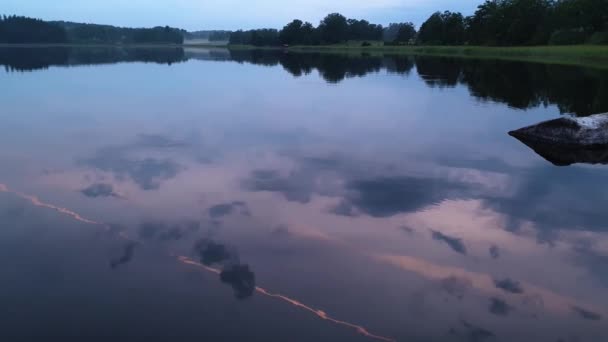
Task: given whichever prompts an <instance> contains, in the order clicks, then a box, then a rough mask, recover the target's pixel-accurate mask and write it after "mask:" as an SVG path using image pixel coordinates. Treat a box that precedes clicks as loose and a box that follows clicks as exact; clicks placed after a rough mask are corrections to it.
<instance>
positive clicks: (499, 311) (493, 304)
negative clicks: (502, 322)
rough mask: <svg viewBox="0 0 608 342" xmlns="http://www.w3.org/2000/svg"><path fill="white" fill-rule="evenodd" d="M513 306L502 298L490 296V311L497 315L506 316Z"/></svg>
mask: <svg viewBox="0 0 608 342" xmlns="http://www.w3.org/2000/svg"><path fill="white" fill-rule="evenodd" d="M512 309H513V308H512V307H511V306H510V305H509V304H507V303H506V302H505V301H504V300H502V299H498V298H490V307H489V309H488V310H489V311H490V313H492V314H494V315H497V316H506V315H508V314H509V312H511V310H512Z"/></svg>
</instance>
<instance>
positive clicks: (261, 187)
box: [243, 170, 314, 203]
mask: <svg viewBox="0 0 608 342" xmlns="http://www.w3.org/2000/svg"><path fill="white" fill-rule="evenodd" d="M313 178H314V176H313V175H311V174H310V173H308V172H306V171H305V170H300V171H296V172H292V173H290V174H289V175H287V176H281V174H280V173H279V172H278V171H275V170H256V171H253V172H252V173H251V175H250V177H249V178H248V179H246V180H245V181H244V182H243V187H244V188H245V189H247V190H249V191H268V192H277V193H280V194H282V195H283V196H284V197H285V199H287V200H288V201H290V202H299V203H308V202H309V201H310V198H311V196H312V193H313V192H314V184H313Z"/></svg>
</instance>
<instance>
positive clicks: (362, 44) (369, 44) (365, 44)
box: [361, 42, 372, 47]
mask: <svg viewBox="0 0 608 342" xmlns="http://www.w3.org/2000/svg"><path fill="white" fill-rule="evenodd" d="M361 46H362V47H368V46H372V43H370V42H363V43H361Z"/></svg>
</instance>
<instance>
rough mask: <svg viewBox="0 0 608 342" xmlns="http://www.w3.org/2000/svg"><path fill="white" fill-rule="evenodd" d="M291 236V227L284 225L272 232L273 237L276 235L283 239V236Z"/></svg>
mask: <svg viewBox="0 0 608 342" xmlns="http://www.w3.org/2000/svg"><path fill="white" fill-rule="evenodd" d="M289 234H290V233H289V227H288V226H286V225H283V224H282V225H279V226H277V227H276V228H274V229H273V230H272V235H274V236H281V237H282V236H288V235H289Z"/></svg>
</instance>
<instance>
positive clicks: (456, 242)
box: [431, 230, 467, 255]
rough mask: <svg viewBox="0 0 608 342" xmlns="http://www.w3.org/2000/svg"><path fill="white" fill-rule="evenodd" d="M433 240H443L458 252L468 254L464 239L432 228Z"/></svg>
mask: <svg viewBox="0 0 608 342" xmlns="http://www.w3.org/2000/svg"><path fill="white" fill-rule="evenodd" d="M431 232H432V233H433V240H437V241H441V242H444V243H446V244H447V245H448V246H449V247H450V248H451V249H453V250H454V251H455V252H456V253H460V254H464V255H466V254H467V248H466V247H465V245H464V243H463V242H462V239H459V238H455V237H452V236H449V235H445V234H443V233H441V232H438V231H435V230H432V231H431Z"/></svg>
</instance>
